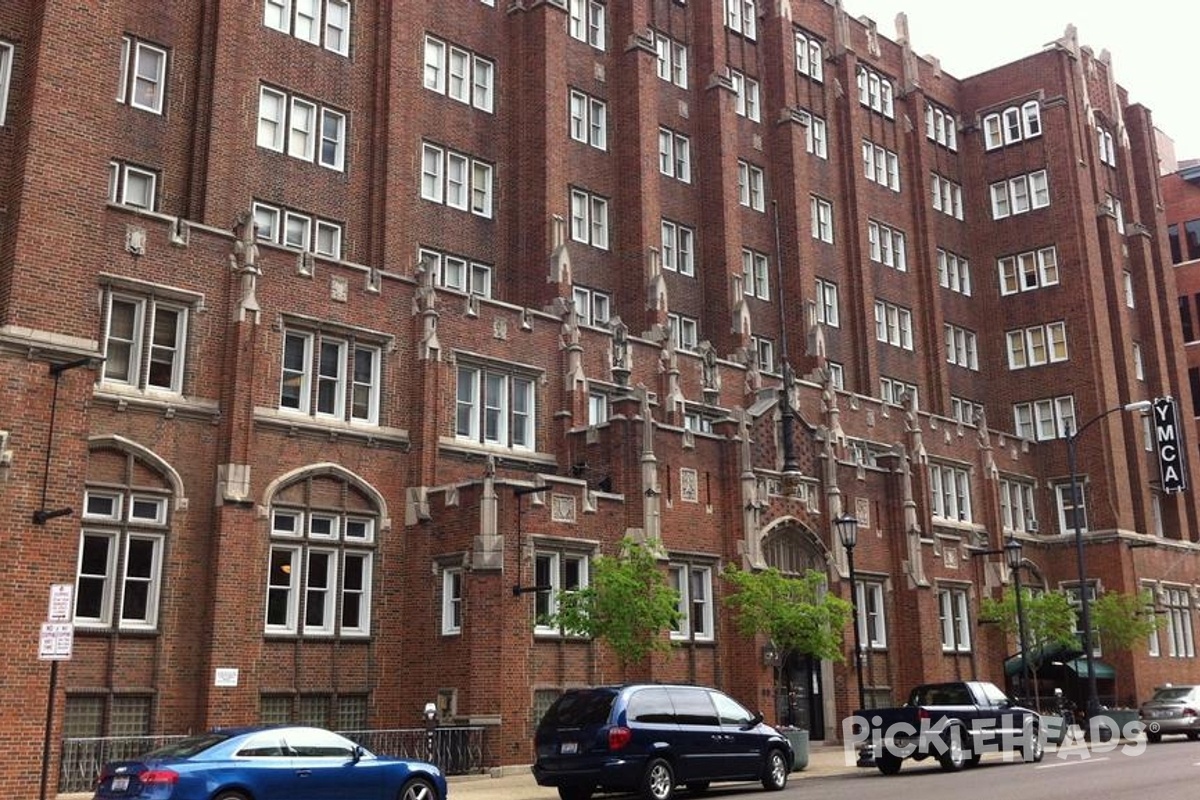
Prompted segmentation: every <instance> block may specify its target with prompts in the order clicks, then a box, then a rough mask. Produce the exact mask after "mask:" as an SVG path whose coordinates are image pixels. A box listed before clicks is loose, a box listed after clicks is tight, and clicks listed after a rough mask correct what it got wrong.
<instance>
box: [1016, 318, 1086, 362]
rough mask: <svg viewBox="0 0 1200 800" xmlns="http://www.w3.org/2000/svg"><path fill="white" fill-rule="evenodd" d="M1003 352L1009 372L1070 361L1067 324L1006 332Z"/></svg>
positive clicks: (1058, 323) (1046, 325) (1052, 324)
mask: <svg viewBox="0 0 1200 800" xmlns="http://www.w3.org/2000/svg"><path fill="white" fill-rule="evenodd" d="M1004 338H1005V343H1006V344H1005V350H1006V352H1007V353H1008V368H1009V369H1010V370H1018V369H1025V368H1027V367H1040V366H1043V365H1045V364H1057V363H1061V362H1063V361H1068V360H1070V353H1069V352H1068V350H1067V323H1066V322H1065V321H1062V320H1059V321H1057V322H1049V323H1046V324H1045V325H1033V326H1031V327H1028V328H1023V329H1020V328H1019V329H1017V330H1013V331H1007V332H1006V333H1005V337H1004Z"/></svg>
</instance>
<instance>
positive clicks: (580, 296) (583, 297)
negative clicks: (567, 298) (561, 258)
mask: <svg viewBox="0 0 1200 800" xmlns="http://www.w3.org/2000/svg"><path fill="white" fill-rule="evenodd" d="M572 293H573V298H574V301H575V313H576V314H577V315H578V317H579V324H580V325H590V326H593V327H602V326H604V325H607V324H608V320H609V318H610V316H611V314H612V295H611V294H609V293H608V292H602V291H600V290H599V289H589V288H588V287H586V286H580V285H579V284H575V285H574V287H573V288H572Z"/></svg>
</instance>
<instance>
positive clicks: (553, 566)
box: [533, 548, 589, 636]
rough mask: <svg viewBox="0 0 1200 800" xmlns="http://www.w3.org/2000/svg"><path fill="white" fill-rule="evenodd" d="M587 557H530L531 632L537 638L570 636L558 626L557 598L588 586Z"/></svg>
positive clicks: (548, 552) (560, 553)
mask: <svg viewBox="0 0 1200 800" xmlns="http://www.w3.org/2000/svg"><path fill="white" fill-rule="evenodd" d="M588 577H589V576H588V556H587V555H586V554H585V553H581V552H571V551H569V550H564V549H554V550H552V549H549V548H546V549H538V550H536V551H535V552H534V556H533V583H534V585H535V586H537V587H539V591H538V592H536V594H535V595H534V621H533V632H534V634H536V635H538V636H559V635H570V634H571V631H564V630H563V629H562V627H561V626H560V625H559V624H558V621H557V619H556V618H557V616H558V598H559V595H560V594H561V593H563V592H578V591H580V590H582V589H586V588H587V586H588Z"/></svg>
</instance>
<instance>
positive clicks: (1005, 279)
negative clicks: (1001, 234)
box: [996, 245, 1059, 295]
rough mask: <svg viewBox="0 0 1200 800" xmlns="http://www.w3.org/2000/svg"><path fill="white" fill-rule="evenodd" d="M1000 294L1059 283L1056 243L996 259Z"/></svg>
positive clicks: (1030, 289)
mask: <svg viewBox="0 0 1200 800" xmlns="http://www.w3.org/2000/svg"><path fill="white" fill-rule="evenodd" d="M996 267H997V269H998V270H999V276H1000V294H1001V295H1012V294H1017V293H1019V292H1028V291H1033V290H1034V289H1041V288H1044V287H1046V286H1055V285H1057V284H1058V277H1059V265H1058V249H1057V248H1056V247H1055V246H1054V245H1050V246H1049V247H1040V248H1038V249H1037V250H1027V251H1025V252H1023V253H1017V254H1015V255H1011V256H1003V257H1001V258H999V259H997V260H996Z"/></svg>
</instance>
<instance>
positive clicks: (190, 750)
mask: <svg viewBox="0 0 1200 800" xmlns="http://www.w3.org/2000/svg"><path fill="white" fill-rule="evenodd" d="M229 736H230V734H229V733H223V732H221V731H210V732H209V733H202V734H200V735H199V736H189V737H188V738H186V739H180V740H179V741H178V742H172V743H171V744H168V745H163V746H162V747H160V748H158V749H157V750H151V751H150V752H149V753H146V754H145V755H143V756H142V758H143V759H151V758H190V757H192V756H194V755H196V754H197V753H202V752H204V751H205V750H207V749H208V748H210V747H212V746H214V745H218V744H220V743H221V742H223V741H225V740H226V739H228V738H229Z"/></svg>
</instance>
